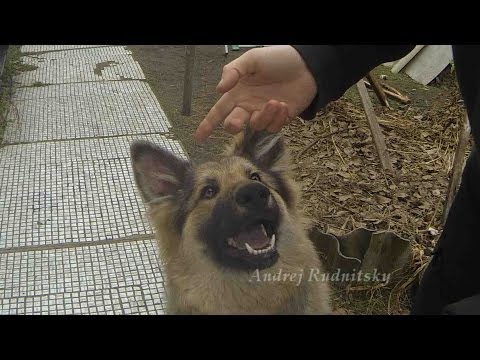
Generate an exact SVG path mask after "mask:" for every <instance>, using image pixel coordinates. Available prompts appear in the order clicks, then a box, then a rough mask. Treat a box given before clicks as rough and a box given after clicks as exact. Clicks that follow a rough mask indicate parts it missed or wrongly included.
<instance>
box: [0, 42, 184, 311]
mask: <svg viewBox="0 0 480 360" xmlns="http://www.w3.org/2000/svg"><path fill="white" fill-rule="evenodd" d="M21 50H22V52H23V53H24V56H23V57H22V61H23V62H24V63H26V64H30V65H33V66H35V67H36V69H35V70H32V71H27V72H23V73H21V74H20V75H19V76H17V78H16V79H15V80H16V81H17V83H18V84H17V88H16V90H15V96H14V107H15V108H16V111H13V112H11V114H12V115H11V119H10V120H11V121H10V123H9V125H8V126H7V129H6V132H5V137H4V140H3V144H2V145H4V146H3V147H0V169H2V170H1V172H0V314H163V313H164V302H165V300H164V299H165V295H164V293H165V289H164V279H163V276H162V265H161V264H160V261H159V258H158V250H157V248H156V244H155V241H154V238H153V233H152V229H151V227H150V225H149V223H148V221H147V220H146V217H145V214H144V212H145V208H144V206H143V204H142V202H141V199H140V197H139V196H138V193H137V191H136V189H135V185H134V182H133V177H132V173H131V169H130V158H129V143H130V142H131V141H133V140H134V139H148V140H151V141H154V142H156V143H159V144H163V146H165V147H168V148H170V149H171V150H172V151H174V152H176V153H177V154H178V155H180V156H182V157H186V155H185V152H184V151H183V149H182V147H181V145H180V144H179V142H178V141H176V140H175V139H174V137H173V135H172V134H171V133H170V132H169V129H170V128H171V124H170V123H169V121H168V119H167V118H166V116H165V113H164V112H163V110H162V108H161V106H160V104H159V103H158V101H157V99H156V97H155V95H154V94H153V92H152V91H151V89H150V87H149V86H148V84H147V83H146V82H145V76H144V74H143V72H142V69H141V67H140V65H139V64H138V63H137V62H136V61H135V60H134V59H133V57H132V56H131V52H130V51H128V50H127V48H126V47H123V46H100V45H85V46H81V45H64V46H63V45H42V46H38V45H31V46H28V45H25V46H23V47H22V49H21Z"/></svg>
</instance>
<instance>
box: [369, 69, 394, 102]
mask: <svg viewBox="0 0 480 360" xmlns="http://www.w3.org/2000/svg"><path fill="white" fill-rule="evenodd" d="M366 78H367V79H368V81H369V82H370V84H371V87H372V88H373V91H375V94H377V97H378V100H380V103H381V104H382V105H383V106H386V107H387V108H389V109H391V107H390V105H389V104H388V100H387V97H386V95H385V91H384V90H383V88H382V87H381V85H380V84H379V82H378V81H377V79H375V77H374V76H373V74H372V73H371V72H369V73H368V74H367V76H366Z"/></svg>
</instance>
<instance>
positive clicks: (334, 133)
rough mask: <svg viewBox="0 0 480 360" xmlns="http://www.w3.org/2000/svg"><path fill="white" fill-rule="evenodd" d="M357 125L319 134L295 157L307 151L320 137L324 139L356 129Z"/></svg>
mask: <svg viewBox="0 0 480 360" xmlns="http://www.w3.org/2000/svg"><path fill="white" fill-rule="evenodd" d="M358 128H359V126H354V127H351V128H347V129H341V130H336V131H334V132H331V133H329V134H324V135H320V136H319V137H318V138H316V139H315V140H314V141H313V142H311V143H310V144H308V145H307V146H306V147H305V148H304V149H303V150H302V151H300V153H299V154H298V155H297V159H298V158H300V157H301V156H302V155H303V154H304V153H305V152H307V151H308V150H309V149H310V148H311V147H312V146H313V145H315V144H316V143H317V142H319V141H320V140H322V139H325V138H328V137H330V136H332V135H336V134H340V133H343V132H346V131H348V130H355V129H358Z"/></svg>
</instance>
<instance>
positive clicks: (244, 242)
mask: <svg viewBox="0 0 480 360" xmlns="http://www.w3.org/2000/svg"><path fill="white" fill-rule="evenodd" d="M275 228H276V227H275V226H274V224H273V223H272V222H270V221H267V220H262V221H257V222H255V223H253V224H250V225H247V226H244V227H243V228H242V229H241V230H239V231H238V232H236V233H235V234H233V235H232V236H230V237H227V239H226V240H225V243H224V246H223V253H224V256H226V257H227V258H228V259H229V261H228V263H229V264H230V265H232V266H237V265H238V266H240V267H242V268H246V269H264V268H267V267H270V266H272V265H273V264H275V262H276V261H277V260H278V252H277V242H278V237H277V234H276V232H275Z"/></svg>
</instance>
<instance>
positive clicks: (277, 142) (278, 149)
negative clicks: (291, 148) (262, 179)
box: [224, 127, 288, 170]
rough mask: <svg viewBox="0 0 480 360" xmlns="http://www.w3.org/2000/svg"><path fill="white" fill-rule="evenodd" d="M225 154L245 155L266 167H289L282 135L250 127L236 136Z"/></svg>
mask: <svg viewBox="0 0 480 360" xmlns="http://www.w3.org/2000/svg"><path fill="white" fill-rule="evenodd" d="M224 154H225V155H227V156H231V155H236V156H241V157H244V158H246V159H248V160H250V161H252V162H253V163H254V164H257V165H258V166H259V167H261V168H264V169H277V170H285V169H286V168H287V167H288V159H287V154H286V151H285V144H284V141H283V138H282V136H281V135H279V134H274V133H270V132H268V131H253V130H251V129H250V127H247V128H246V130H245V131H244V132H243V133H240V134H239V135H236V136H235V138H234V139H233V142H232V143H231V144H230V145H229V146H227V149H226V150H225V152H224Z"/></svg>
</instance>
